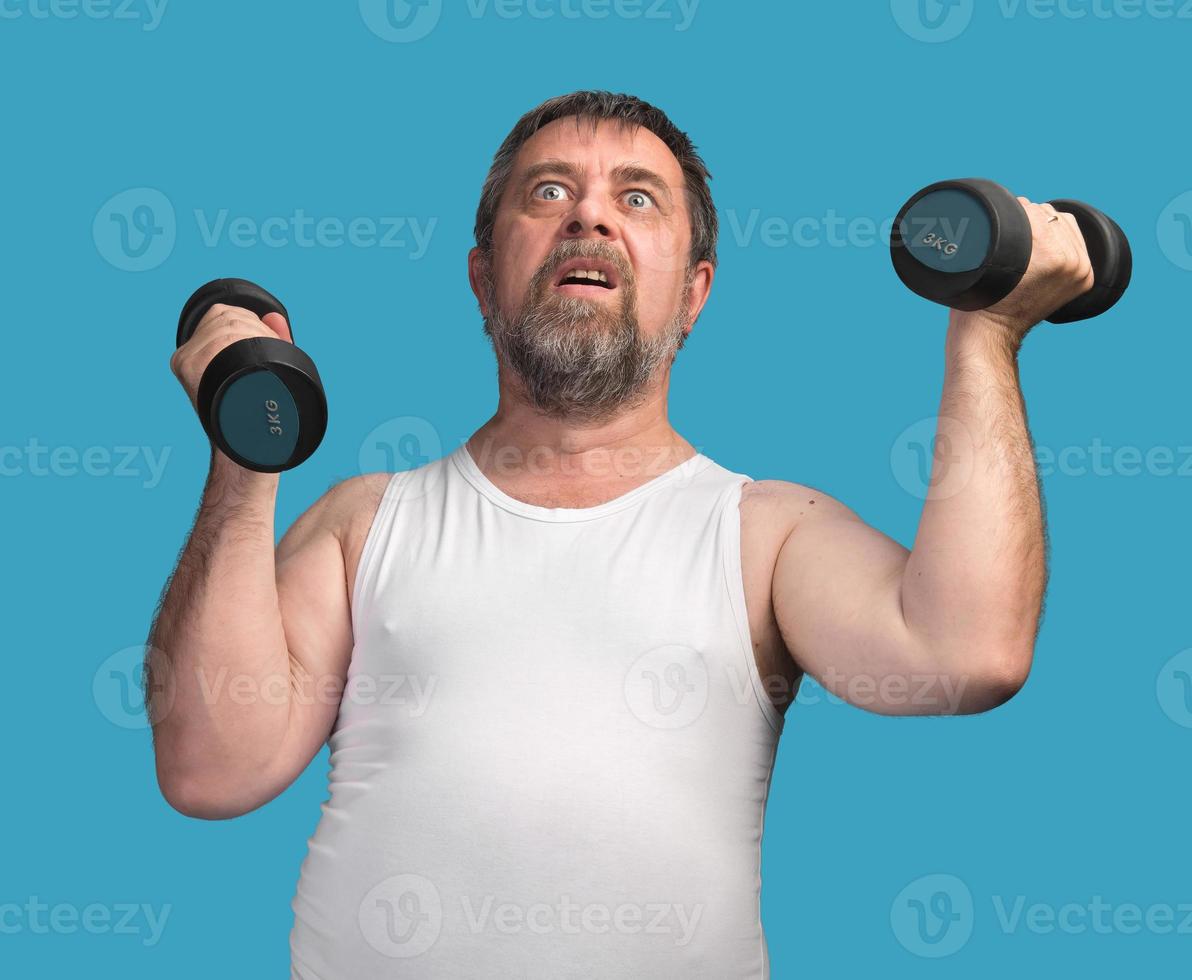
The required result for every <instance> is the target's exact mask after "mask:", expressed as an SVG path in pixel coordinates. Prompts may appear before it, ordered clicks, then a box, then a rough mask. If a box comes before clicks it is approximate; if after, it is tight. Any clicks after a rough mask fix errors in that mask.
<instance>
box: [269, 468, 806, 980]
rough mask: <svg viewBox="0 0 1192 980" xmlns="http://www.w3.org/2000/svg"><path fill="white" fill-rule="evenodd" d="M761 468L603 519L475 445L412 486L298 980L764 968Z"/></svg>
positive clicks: (380, 554)
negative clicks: (507, 482) (748, 565)
mask: <svg viewBox="0 0 1192 980" xmlns="http://www.w3.org/2000/svg"><path fill="white" fill-rule="evenodd" d="M749 479H750V478H749V477H747V476H743V475H741V474H738V473H732V472H729V471H728V470H726V469H724V468H723V467H721V466H719V465H718V464H717V463H715V462H713V461H712V460H711V459H709V458H708V457H706V456H704V455H696V456H693V457H691V458H690V459H688V460H686V461H685V462H683V463H682V464H680V465H679V466H677V467H674V468H673V469H671V470H668V471H667V472H665V473H663V474H662V475H661V476H658V477H655V478H654V479H652V480H650V481H649V482H648V483H645V484H643V485H642V486H639V487H637V488H636V489H634V490H632V491H630V492H629V493H626V494H624V495H622V496H620V497H617V498H616V499H614V500H610V501H607V502H606V503H603V504H600V505H598V506H595V507H583V508H557V507H549V508H548V507H539V506H535V505H532V504H527V503H523V502H521V501H519V500H516V499H514V498H513V497H510V496H509V495H507V494H505V493H503V492H502V491H501V490H500V489H498V488H497V486H496V485H495V484H493V483H492V482H491V481H490V480H489V479H488V478H487V477H486V476H485V475H484V474H483V473H482V472H481V470H480V468H479V467H478V466H477V465H476V463H475V461H474V460H473V459H472V456H471V454H470V453H469V451H468V450H467V448H466V446H464V445H461V446H460V447H459V448H458V449H457V450H455V451H454V452H452V453H450V454H449V455H447V456H445V457H444V458H442V459H439V460H437V461H435V462H433V463H431V464H429V465H427V466H423V467H420V468H419V469H415V470H410V471H407V472H403V473H397V474H395V475H394V476H393V477H392V478H391V480H390V482H389V484H388V487H387V489H386V491H385V494H384V496H383V498H382V500H381V502H380V505H379V507H378V510H377V513H376V516H375V518H374V520H373V523H372V527H371V529H370V530H369V533H368V537H367V539H366V541H365V545H364V549H363V552H362V553H361V556H360V564H359V568H358V570H357V574H356V581H355V583H354V588H353V595H352V625H353V630H354V636H355V648H354V650H353V653H352V659H351V664H350V666H349V670H348V686H347V690H346V692H345V694H344V697H343V700H342V703H341V705H340V710H339V717H338V720H337V721H336V724H335V728H334V731H333V733H332V735H331V738H330V746H331V771H330V798H329V799H328V800H327V801H326V802H325V803H324V804H323V807H322V811H323V812H322V818H321V820H320V821H319V824H318V827H317V829H316V831H315V833H314V836H313V837H312V838H311V839H310V841H309V850H308V854H307V857H306V859H305V861H304V862H303V865H302V873H301V877H300V880H299V882H298V888H297V893H296V895H295V897H294V900H293V910H294V928H293V932H292V934H291V937H290V947H291V956H292V976H293V977H295V978H301V980H346V978H349V977H350V978H353V980H363V978H369V977H418V978H421V980H438V978H445V980H446V978H450V980H464V978H467V980H477V978H490V977H491V978H501V980H509V978H544V980H547V978H549V980H564V978H581V977H599V978H602V980H620V978H633V980H643V978H648V980H655V978H665V977H683V978H697V977H707V978H714V980H735V978H751V980H752V978H766V977H768V976H769V962H768V956H767V951H766V941H765V936H764V934H763V931H762V924H761V903H760V898H761V875H760V867H761V840H762V825H763V819H764V816H765V807H766V799H767V796H768V792H769V787H770V776H771V772H772V769H773V763H774V755H775V751H776V749H777V745H778V736H779V734H780V733H781V730H782V722H783V718H782V715H781V714H779V712H777V711H776V710H775V709H774V707H773V705H772V704H771V702H770V700H769V698H768V697H767V695H766V693H765V691H764V689H763V687H762V683H761V678H760V677H759V675H758V671H757V668H756V665H755V661H754V658H753V650H752V645H751V642H750V634H749V625H748V619H747V616H746V608H745V594H744V588H743V584H742V578H741V554H740V517H739V511H738V502H739V500H740V495H741V487H742V485H743V484H744V483H745V482H746V481H748V480H749Z"/></svg>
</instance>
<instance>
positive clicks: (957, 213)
mask: <svg viewBox="0 0 1192 980" xmlns="http://www.w3.org/2000/svg"><path fill="white" fill-rule="evenodd" d="M1050 203H1051V206H1052V207H1054V208H1055V209H1056V210H1057V211H1063V212H1066V213H1068V214H1071V215H1072V216H1073V217H1074V218H1076V223H1077V225H1079V226H1080V233H1081V234H1082V235H1083V236H1084V241H1085V245H1086V246H1087V248H1088V252H1089V259H1090V260H1091V261H1092V265H1093V278H1094V284H1093V287H1092V289H1090V290H1089V291H1088V292H1086V293H1084V294H1082V295H1080V296H1078V297H1076V299H1074V300H1072V302H1070V303H1068V304H1066V305H1065V306H1063V307H1061V308H1060V309H1058V310H1056V311H1055V312H1054V313H1052V314H1051V316H1049V317H1048V318H1047V319H1048V321H1049V322H1051V323H1071V322H1073V321H1075V320H1087V319H1088V318H1089V317H1093V316H1098V315H1100V314H1101V313H1104V312H1105V311H1106V310H1108V309H1109V308H1110V307H1111V306H1113V305H1114V303H1116V302H1117V301H1118V300H1119V299H1121V298H1122V293H1124V292H1125V291H1126V287H1127V286H1128V285H1130V273H1131V270H1132V268H1133V259H1132V257H1131V254H1130V243H1129V241H1127V239H1126V236H1125V234H1124V233H1123V232H1122V229H1121V228H1119V227H1118V226H1117V224H1115V223H1114V221H1113V220H1112V219H1110V218H1109V217H1107V216H1106V215H1104V214H1102V213H1101V212H1100V211H1098V210H1097V209H1096V208H1094V207H1090V206H1089V205H1087V204H1082V203H1081V202H1080V201H1070V200H1059V201H1051V202H1050ZM890 257H891V258H892V259H893V261H894V270H895V271H896V272H897V273H898V277H899V278H900V279H901V280H902V281H903V283H905V284H906V286H907V287H908V288H909V289H911V290H912V291H913V292H915V293H918V294H919V295H920V296H922V297H924V298H925V299H929V300H932V301H933V302H935V303H942V304H943V305H944V306H949V307H951V308H952V309H954V310H983V309H985V308H986V307H989V306H993V305H994V304H995V303H997V302H999V301H1000V300H1002V299H1005V297H1007V296H1009V295H1010V293H1011V292H1013V290H1014V287H1015V286H1017V285H1018V283H1019V281H1020V280H1021V279H1022V277H1023V275H1024V274H1025V272H1026V269H1027V266H1028V265H1029V264H1030V260H1031V225H1030V220H1029V219H1028V218H1027V214H1026V211H1025V210H1024V209H1023V207H1022V204H1021V203H1019V201H1018V199H1017V198H1016V197H1015V196H1014V195H1013V194H1011V193H1010V192H1009V191H1008V190H1006V188H1004V187H1002V186H1001V185H1000V184H995V183H994V182H993V181H991V180H981V179H980V178H976V177H970V178H965V179H962V180H942V181H940V182H939V183H936V184H932V185H931V186H929V187H925V188H923V190H921V191H919V193H918V194H916V195H915V196H914V197H912V198H911V199H910V200H909V201H907V202H906V204H904V205H903V206H902V209H901V210H900V211H899V212H898V217H897V218H895V220H894V227H893V228H892V229H891V233H890Z"/></svg>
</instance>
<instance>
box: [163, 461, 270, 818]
mask: <svg viewBox="0 0 1192 980" xmlns="http://www.w3.org/2000/svg"><path fill="white" fill-rule="evenodd" d="M277 483H278V478H277V476H276V475H266V474H259V473H251V472H249V471H246V470H243V469H240V468H239V467H237V466H235V464H232V463H230V462H229V461H228V460H226V459H225V458H223V457H222V456H220V455H219V454H215V455H214V456H213V459H212V467H211V472H210V474H209V476H208V481H207V485H206V487H205V489H204V493H203V500H202V504H201V506H200V509H199V514H198V517H197V519H196V521H195V525H194V528H193V530H192V531H191V534H190V538H189V540H188V541H187V544H186V547H185V549H184V551H183V553H182V556H181V558H180V560H179V562H178V566H177V568H176V570H175V572H174V575H173V577H172V578H171V580H170V583H169V586H168V588H167V590H166V593H165V595H164V597H163V600H162V604H161V608H160V610H159V612H158V615H157V618H156V620H155V622H154V625H153V628H152V630H151V635H150V646H151V649H152V653H151V655H150V657H149V660H148V671H149V674H148V677H147V678H146V680H147V684H146V691H147V692H148V701H149V710H150V717H151V720H152V722H153V730H154V746H155V751H156V755H157V770H158V779H159V781H160V783H161V786H162V789H163V791H165V792H166V795H167V796H168V797H169V796H171V795H176V796H179V797H187V796H193V795H195V794H196V793H199V792H200V791H202V790H203V788H204V787H211V786H218V787H221V788H222V790H223V791H227V792H229V793H230V794H231V795H235V793H236V792H237V789H238V787H241V786H246V785H251V784H252V782H253V781H255V780H259V779H260V778H261V777H262V775H263V773H264V772H265V771H266V770H267V767H268V766H269V763H270V761H271V759H273V758H275V757H276V755H277V751H278V747H279V746H280V744H281V742H282V740H283V739H284V737H285V733H286V730H287V726H288V717H289V710H290V703H289V702H290V693H291V689H290V667H289V654H288V651H287V644H286V637H285V632H284V629H283V627H282V618H281V612H280V607H279V602H278V591H277V583H276V575H275V563H274V506H275V503H276V496H277ZM171 802H174V800H173V799H171Z"/></svg>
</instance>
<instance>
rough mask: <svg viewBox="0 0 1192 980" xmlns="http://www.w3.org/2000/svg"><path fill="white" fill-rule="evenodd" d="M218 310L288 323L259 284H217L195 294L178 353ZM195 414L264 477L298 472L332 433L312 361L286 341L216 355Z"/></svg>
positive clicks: (231, 453) (262, 341)
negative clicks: (225, 307)
mask: <svg viewBox="0 0 1192 980" xmlns="http://www.w3.org/2000/svg"><path fill="white" fill-rule="evenodd" d="M216 303H224V304H226V305H228V306H239V307H243V308H244V309H247V310H251V311H252V312H253V313H255V314H256V315H257V316H259V317H263V316H265V314H266V313H280V314H281V315H282V316H284V317H285V318H286V323H287V324H289V323H290V315H289V313H287V312H286V308H285V307H284V306H282V304H281V301H280V300H279V299H278V298H277V297H276V296H274V295H273V294H272V293H269V292H266V291H265V290H264V289H262V288H261V287H260V286H258V285H256V283H252V282H249V281H248V280H246V279H215V280H213V281H212V282H209V283H207V284H206V285H205V286H200V287H199V288H198V289H197V290H195V292H194V293H193V294H192V295H191V297H190V299H188V300H187V301H186V305H185V306H183V307H182V314H181V316H179V318H178V337H177V345H178V346H179V347H181V346H182V345H183V344H185V343H186V342H187V341H188V340H189V339H190V338H191V336H192V335H193V334H194V332H195V330H196V328H197V327H198V325H199V321H200V320H202V319H203V316H204V314H206V312H207V311H208V310H209V309H211V307H212V306H214V305H215V304H216ZM290 335H291V336H293V327H292V326H291V329H290ZM197 408H198V413H199V420H200V421H201V422H202V423H203V429H204V430H205V431H206V432H207V435H208V437H209V438H210V439H211V441H212V442H213V443H214V444H215V445H216V446H217V447H218V448H219V450H220V451H221V452H222V453H224V455H226V456H227V457H228V458H229V459H231V460H232V461H233V462H236V463H238V464H239V465H240V466H243V467H245V468H246V469H250V470H256V471H257V472H258V473H280V472H281V471H282V470H288V469H292V468H293V467H295V466H297V465H298V464H299V463H301V462H303V461H304V460H306V459H307V458H308V457H309V456H310V454H311V453H313V452H314V451H315V450H316V449H317V448H318V446H319V443H320V442H322V440H323V433H324V432H326V431H327V396H326V394H325V393H324V392H323V383H322V381H321V380H320V379H319V372H318V370H317V369H316V368H315V364H314V361H312V360H311V359H310V358H309V357H308V356H307V355H306V354H304V353H303V352H302V351H301V350H299V349H298V348H297V347H295V346H294V344H292V343H290V342H289V341H286V340H282V339H281V338H280V337H247V338H245V339H243V340H237V341H235V342H234V343H232V344H229V345H228V346H227V347H225V348H224V349H223V350H222V351H220V352H219V353H218V354H216V355H215V357H214V358H213V359H212V361H211V363H210V364H208V365H207V367H206V369H205V370H204V371H203V377H202V379H201V380H200V381H199V390H198V396H197Z"/></svg>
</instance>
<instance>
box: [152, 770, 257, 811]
mask: <svg viewBox="0 0 1192 980" xmlns="http://www.w3.org/2000/svg"><path fill="white" fill-rule="evenodd" d="M157 786H158V789H159V790H161V795H162V798H163V799H164V800H165V801H166V802H167V803H168V804H169V805H170V806H171V807H172V808H173V809H174V810H176V811H177V812H178V813H180V814H182V816H184V817H192V818H194V819H195V820H231V819H232V818H233V817H239V816H243V815H244V814H246V813H249V812H250V811H252V810H254V809H256V807H255V806H254V805H244V804H243V802H242V801H238V800H235V799H232V798H230V797H229V796H228V795H227V794H226V793H220V792H218V791H216V790H214V789H212V788H211V787H208V786H204V785H202V784H199V783H197V782H196V781H194V780H191V779H184V778H177V777H166V776H164V775H163V774H162V773H160V772H159V773H158V776H157Z"/></svg>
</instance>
